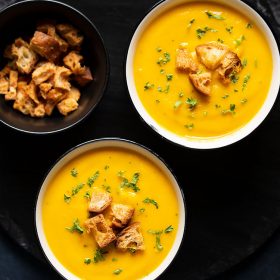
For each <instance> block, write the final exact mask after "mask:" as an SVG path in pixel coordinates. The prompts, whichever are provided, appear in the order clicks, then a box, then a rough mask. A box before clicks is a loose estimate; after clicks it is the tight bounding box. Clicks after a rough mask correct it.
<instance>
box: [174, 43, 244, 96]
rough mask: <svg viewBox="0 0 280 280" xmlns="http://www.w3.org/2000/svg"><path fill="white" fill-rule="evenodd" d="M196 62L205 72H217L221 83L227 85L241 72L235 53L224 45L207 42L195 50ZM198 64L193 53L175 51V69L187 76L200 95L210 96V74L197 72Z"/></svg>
mask: <svg viewBox="0 0 280 280" xmlns="http://www.w3.org/2000/svg"><path fill="white" fill-rule="evenodd" d="M195 51H196V56H197V59H198V61H199V62H200V63H201V64H202V65H204V66H205V67H206V69H207V70H210V71H215V72H217V74H218V76H219V78H220V80H221V82H222V83H223V84H225V85H227V84H229V83H230V81H231V78H232V76H233V75H235V74H237V73H239V72H240V71H241V70H242V65H241V60H240V58H239V57H238V55H237V54H236V53H234V52H233V51H231V50H230V49H229V48H228V47H227V46H226V45H224V44H220V43H217V42H209V43H207V44H204V45H198V46H197V47H196V48H195ZM199 66H200V65H199V63H197V62H196V61H195V57H194V55H193V53H191V52H189V51H188V50H187V49H185V48H181V49H179V50H178V51H177V57H176V68H177V69H178V70H179V71H182V72H185V73H187V74H188V75H189V78H190V81H191V82H192V84H193V86H194V87H195V88H196V89H197V90H198V91H199V92H200V93H202V94H204V95H210V94H211V81H212V73H211V72H210V71H201V70H199Z"/></svg>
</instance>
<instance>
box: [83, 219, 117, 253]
mask: <svg viewBox="0 0 280 280" xmlns="http://www.w3.org/2000/svg"><path fill="white" fill-rule="evenodd" d="M85 228H86V230H87V233H92V234H93V236H94V239H95V240H96V242H97V244H98V246H99V247H100V248H104V247H106V246H107V245H109V244H110V243H111V242H113V241H114V240H116V235H115V234H114V232H113V230H112V229H111V228H110V227H109V226H108V224H107V223H106V221H105V219H104V216H103V215H102V214H99V215H97V216H95V217H93V218H90V219H88V220H86V221H85Z"/></svg>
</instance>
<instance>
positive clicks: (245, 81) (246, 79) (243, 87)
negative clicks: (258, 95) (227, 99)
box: [242, 74, 251, 91]
mask: <svg viewBox="0 0 280 280" xmlns="http://www.w3.org/2000/svg"><path fill="white" fill-rule="evenodd" d="M250 78H251V75H250V74H248V75H246V76H245V77H244V80H243V84H242V91H244V90H245V88H246V87H247V84H248V82H249V80H250Z"/></svg>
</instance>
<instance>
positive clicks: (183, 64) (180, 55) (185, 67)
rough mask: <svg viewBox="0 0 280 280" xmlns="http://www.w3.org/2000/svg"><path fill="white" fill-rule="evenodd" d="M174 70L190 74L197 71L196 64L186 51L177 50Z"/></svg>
mask: <svg viewBox="0 0 280 280" xmlns="http://www.w3.org/2000/svg"><path fill="white" fill-rule="evenodd" d="M176 68H177V69H178V70H179V71H184V72H190V73H196V72H197V71H198V65H197V63H196V62H195V61H194V59H193V57H192V56H191V54H190V52H188V51H187V50H186V49H179V50H178V51H177V56H176Z"/></svg>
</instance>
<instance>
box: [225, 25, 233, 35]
mask: <svg viewBox="0 0 280 280" xmlns="http://www.w3.org/2000/svg"><path fill="white" fill-rule="evenodd" d="M226 31H227V32H228V33H229V34H231V33H232V31H233V26H230V27H227V28H226Z"/></svg>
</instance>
